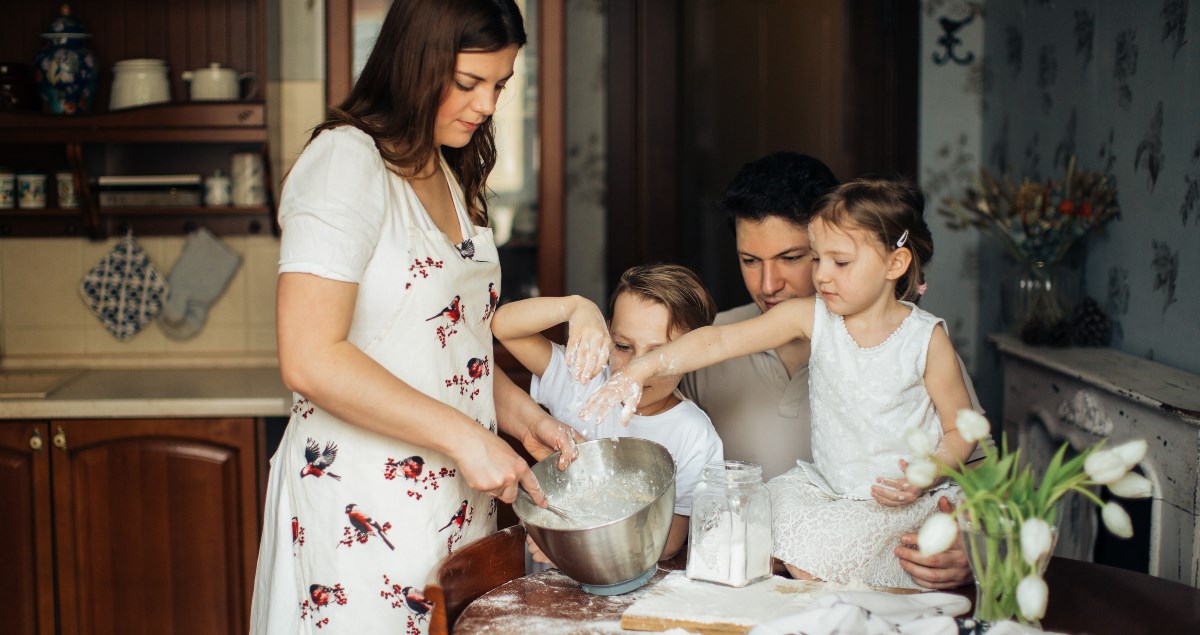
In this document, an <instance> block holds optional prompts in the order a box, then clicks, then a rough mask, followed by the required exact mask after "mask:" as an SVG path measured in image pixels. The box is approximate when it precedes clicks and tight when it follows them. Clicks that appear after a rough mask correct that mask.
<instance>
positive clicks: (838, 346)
mask: <svg viewBox="0 0 1200 635" xmlns="http://www.w3.org/2000/svg"><path fill="white" fill-rule="evenodd" d="M905 304H906V305H907V306H909V307H911V308H912V313H911V314H910V315H909V316H908V317H907V318H905V320H904V322H902V323H901V324H900V326H899V328H897V329H896V330H895V332H893V333H892V334H891V335H890V336H888V338H887V340H885V341H884V342H882V343H881V344H879V345H878V346H872V347H870V348H862V347H860V346H859V345H858V344H857V343H856V342H855V341H854V339H853V338H852V337H851V336H850V333H849V332H848V331H847V330H846V325H845V322H844V321H843V320H842V316H840V315H834V314H833V313H830V312H829V309H828V308H826V306H825V303H824V302H823V301H822V300H821V299H820V296H818V297H817V303H816V310H815V315H814V319H813V338H812V357H811V359H810V360H809V365H808V368H809V392H810V401H811V404H812V445H813V459H814V461H813V463H808V462H805V461H797V462H796V467H794V468H792V469H791V470H790V471H788V472H787V473H785V474H783V475H781V476H778V477H776V478H774V479H771V480H770V481H769V482H768V483H767V488H768V489H769V490H770V491H771V500H772V507H773V510H774V536H775V557H777V558H779V559H780V560H783V561H784V562H787V563H788V564H791V565H793V566H796V567H799V568H800V569H803V570H805V571H807V572H808V573H810V574H812V575H813V576H815V577H817V578H820V579H822V580H828V581H833V582H842V583H845V582H851V581H856V582H863V583H865V584H869V585H872V586H889V587H916V585H915V584H914V583H913V580H912V577H911V576H909V575H908V573H906V572H905V571H904V570H903V569H901V568H900V564H899V560H898V559H897V558H896V556H895V554H894V553H893V549H895V547H896V546H897V545H899V544H900V535H901V534H903V533H906V532H911V531H916V530H917V529H918V528H919V527H920V526H921V523H922V522H924V520H925V518H926V517H928V516H929V514H930V513H932V512H933V511H934V510H936V508H937V498H938V496H939V495H941V494H943V493H945V492H944V491H936V492H927V493H926V494H925V495H924V496H922V497H921V498H919V499H918V500H917V501H916V502H915V503H913V504H911V505H907V506H905V507H884V506H882V505H880V504H879V503H877V502H875V499H873V498H871V493H870V488H871V485H872V484H874V483H875V478H876V477H879V476H884V477H893V478H898V477H901V476H902V473H901V471H900V467H899V465H898V460H899V459H901V458H904V459H905V460H908V461H912V460H913V457H912V456H911V452H910V451H909V450H908V448H907V446H906V444H905V442H904V435H905V433H907V432H908V430H909V429H910V428H917V429H920V430H923V431H925V433H926V434H928V435H929V438H930V440H931V441H932V442H933V445H934V446H935V447H936V445H937V443H938V442H939V441H940V440H941V438H942V426H941V422H940V421H939V419H938V416H937V413H936V411H935V410H934V407H933V401H932V399H931V398H930V396H929V393H928V391H926V390H925V380H924V374H925V360H926V357H927V355H928V351H929V340H930V337H931V336H932V334H933V329H934V328H935V327H937V326H939V325H941V326H942V328H945V323H944V321H943V320H942V319H941V318H938V317H935V316H933V315H931V314H929V313H928V312H926V311H922V310H921V309H919V308H917V307H916V306H915V305H913V304H910V303H905ZM951 500H953V498H951Z"/></svg>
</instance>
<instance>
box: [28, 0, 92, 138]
mask: <svg viewBox="0 0 1200 635" xmlns="http://www.w3.org/2000/svg"><path fill="white" fill-rule="evenodd" d="M42 37H43V38H46V39H47V40H49V42H48V43H47V44H46V48H43V49H42V50H41V51H38V54H37V56H36V58H35V61H34V70H33V76H34V77H33V78H34V81H35V82H36V83H37V87H38V93H39V94H40V96H41V98H42V110H45V111H47V112H52V113H57V114H71V113H81V112H88V111H89V110H91V109H92V97H93V95H94V94H95V92H96V58H95V56H94V55H92V52H91V51H90V50H88V48H87V46H85V45H84V43H85V42H86V41H87V39H88V38H90V37H92V36H91V35H88V34H87V33H86V32H85V31H84V30H83V23H81V22H80V21H79V20H76V19H75V18H73V17H71V8H70V7H69V6H67V5H65V4H64V5H63V7H62V15H60V16H59V17H57V18H55V19H54V21H53V22H51V23H50V28H49V30H48V31H47V32H46V33H43V34H42Z"/></svg>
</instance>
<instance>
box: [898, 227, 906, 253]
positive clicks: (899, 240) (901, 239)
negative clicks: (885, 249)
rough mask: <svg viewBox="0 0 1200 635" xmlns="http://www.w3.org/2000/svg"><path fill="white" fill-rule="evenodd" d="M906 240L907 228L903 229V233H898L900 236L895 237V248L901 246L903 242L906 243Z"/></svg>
mask: <svg viewBox="0 0 1200 635" xmlns="http://www.w3.org/2000/svg"><path fill="white" fill-rule="evenodd" d="M906 242H908V230H907V229H906V230H904V233H903V234H900V238H897V239H896V249H899V248H901V247H903V246H904V243H906Z"/></svg>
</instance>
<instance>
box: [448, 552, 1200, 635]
mask: <svg viewBox="0 0 1200 635" xmlns="http://www.w3.org/2000/svg"><path fill="white" fill-rule="evenodd" d="M685 562H686V561H685V560H682V559H681V558H679V557H676V558H675V559H673V560H672V561H668V562H665V563H663V564H662V565H660V567H659V571H658V574H656V576H655V577H654V579H653V580H652V581H651V583H650V584H647V585H646V586H643V587H642V588H640V589H638V590H636V591H634V592H632V593H628V594H625V595H621V596H613V597H602V596H596V595H591V594H589V593H586V592H584V591H583V590H581V589H580V588H579V584H578V583H576V582H575V581H574V580H571V579H570V578H568V577H566V576H564V575H562V574H561V573H558V572H557V571H554V570H551V571H544V572H542V573H537V574H533V575H529V576H525V577H523V578H518V579H516V580H513V581H511V582H509V583H507V584H505V585H503V586H500V587H498V588H496V589H494V590H493V591H491V592H489V593H487V594H485V595H484V596H483V597H480V598H479V599H478V600H476V601H475V602H472V603H471V604H470V605H469V606H468V607H467V608H466V610H464V611H463V613H462V615H461V616H459V618H458V621H457V622H456V623H455V625H454V633H456V634H457V635H488V634H493V633H494V634H502V633H535V632H536V633H540V634H545V635H575V634H585V633H597V632H605V633H611V632H630V633H632V632H635V631H622V630H621V628H620V621H621V614H622V613H623V612H624V611H625V609H626V608H628V607H629V606H630V605H631V604H633V603H634V602H636V601H637V600H638V599H639V598H640V597H641V596H642V595H644V594H645V593H646V592H647V591H648V590H649V589H650V588H651V586H652V585H653V584H654V583H655V582H657V581H658V580H659V579H661V578H662V577H663V576H664V575H666V574H667V573H668V572H669V571H670V570H672V569H679V568H682V567H683V565H684V563H685ZM1046 582H1047V584H1049V585H1050V605H1049V608H1048V610H1047V612H1046V618H1045V619H1044V620H1042V626H1043V628H1045V629H1046V630H1048V631H1056V632H1062V633H1089V634H1093V635H1105V634H1108V633H1112V634H1114V635H1117V634H1120V635H1127V634H1132V633H1154V634H1160V633H1162V634H1168V633H1180V634H1184V633H1186V634H1188V635H1195V634H1196V633H1200V590H1197V589H1195V588H1192V587H1189V586H1185V585H1182V584H1179V583H1177V582H1171V581H1169V580H1164V579H1162V578H1156V577H1152V576H1148V575H1145V574H1141V573H1135V572H1132V571H1125V570H1123V569H1116V568H1113V567H1108V566H1104V565H1098V564H1093V563H1089V562H1081V561H1078V560H1066V559H1063V558H1054V559H1053V560H1051V562H1050V567H1049V569H1048V570H1047V572H1046ZM954 593H958V594H960V595H962V596H964V597H966V598H968V599H971V600H974V596H975V589H974V587H963V588H961V589H958V590H956V591H954Z"/></svg>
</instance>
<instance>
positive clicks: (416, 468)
mask: <svg viewBox="0 0 1200 635" xmlns="http://www.w3.org/2000/svg"><path fill="white" fill-rule="evenodd" d="M387 466H388V467H398V468H400V472H401V473H402V474H404V478H408V479H412V480H414V481H415V480H417V478H418V477H420V476H421V470H423V469H425V459H424V458H422V457H420V456H418V455H415V454H414V455H412V456H410V457H408V458H407V459H404V460H402V461H399V462H389V463H387Z"/></svg>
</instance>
